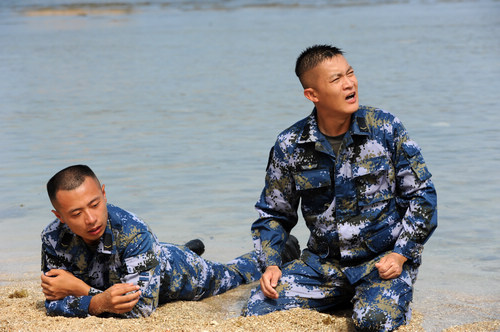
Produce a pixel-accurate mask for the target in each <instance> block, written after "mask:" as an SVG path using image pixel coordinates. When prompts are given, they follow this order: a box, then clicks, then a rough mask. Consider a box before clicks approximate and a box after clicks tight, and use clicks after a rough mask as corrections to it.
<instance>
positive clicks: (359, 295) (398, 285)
mask: <svg viewBox="0 0 500 332" xmlns="http://www.w3.org/2000/svg"><path fill="white" fill-rule="evenodd" d="M410 271H411V270H410V267H408V266H406V265H405V267H404V269H403V273H401V275H400V276H399V277H398V278H395V279H388V280H385V279H381V278H380V277H379V275H378V271H377V270H374V271H373V272H372V273H370V274H369V275H368V276H366V277H365V278H363V279H362V280H361V281H360V282H359V283H357V284H356V294H355V296H354V298H353V300H352V302H353V304H354V308H353V320H354V323H355V325H356V328H357V329H359V330H360V331H392V330H395V329H396V328H398V327H399V326H401V325H404V324H406V323H407V322H409V321H410V317H411V310H410V302H411V300H412V297H413V287H412V285H413V282H414V278H412V277H411V276H410V273H409V272H410Z"/></svg>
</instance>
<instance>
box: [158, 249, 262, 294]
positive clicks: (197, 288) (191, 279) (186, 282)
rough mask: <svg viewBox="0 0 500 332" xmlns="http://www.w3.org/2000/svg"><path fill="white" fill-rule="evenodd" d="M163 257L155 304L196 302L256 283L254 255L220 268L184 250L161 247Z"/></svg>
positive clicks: (258, 273)
mask: <svg viewBox="0 0 500 332" xmlns="http://www.w3.org/2000/svg"><path fill="white" fill-rule="evenodd" d="M162 246H163V250H164V251H165V252H166V253H167V254H166V257H167V264H166V269H165V271H164V272H163V273H162V277H161V281H160V284H161V286H160V299H159V303H165V302H170V301H174V300H200V299H203V298H206V297H209V296H213V295H217V294H221V293H224V292H226V291H228V290H230V289H232V288H235V287H237V286H239V285H241V284H245V283H250V282H254V281H256V280H259V279H260V276H261V273H260V270H259V268H258V265H257V256H256V254H255V252H253V251H252V252H250V253H248V254H245V255H242V256H239V257H237V258H235V259H234V260H232V261H230V262H228V263H226V264H223V263H217V262H212V261H209V260H206V259H204V258H202V257H200V256H198V255H197V254H195V253H194V252H192V251H191V250H189V249H188V248H186V247H184V246H177V245H171V244H167V243H162Z"/></svg>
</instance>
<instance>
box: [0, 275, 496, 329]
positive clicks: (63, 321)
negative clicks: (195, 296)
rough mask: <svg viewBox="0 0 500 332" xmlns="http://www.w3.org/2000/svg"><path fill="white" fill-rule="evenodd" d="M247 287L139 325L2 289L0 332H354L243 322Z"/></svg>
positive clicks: (333, 321)
mask: <svg viewBox="0 0 500 332" xmlns="http://www.w3.org/2000/svg"><path fill="white" fill-rule="evenodd" d="M253 286H254V285H245V286H242V287H239V288H237V289H234V290H232V291H229V292H227V293H225V294H222V295H219V296H215V297H212V298H208V299H205V300H203V301H197V302H194V301H191V302H183V301H179V302H173V303H168V304H165V305H162V306H160V307H159V308H158V309H157V310H156V311H155V312H154V313H153V314H152V315H151V316H150V317H147V318H140V319H115V318H97V317H88V318H84V319H82V318H65V317H49V316H47V315H46V314H45V307H44V302H43V300H44V298H43V294H42V292H41V289H40V286H39V284H38V283H37V282H36V281H25V282H18V283H12V284H9V285H7V286H2V287H0V331H49V330H50V331H107V332H111V331H339V332H343V331H345V332H348V331H354V326H353V323H352V320H351V319H350V315H351V313H350V312H349V310H345V311H341V312H338V313H332V314H324V313H318V312H315V311H310V310H304V309H293V310H289V311H284V312H276V313H272V314H269V315H266V316H261V317H240V316H239V312H240V310H241V306H242V305H243V303H244V301H245V299H246V298H247V297H248V294H249V292H250V289H251V288H252V287H253ZM422 319H423V317H422V315H421V314H420V313H418V312H414V313H413V318H412V320H411V322H410V324H409V325H407V326H404V327H401V328H399V329H398V331H425V330H424V329H423V328H422ZM498 330H500V320H495V321H484V322H477V323H474V324H467V325H462V326H454V327H451V328H448V329H446V330H444V331H447V332H451V331H453V332H454V331H460V332H461V331H498Z"/></svg>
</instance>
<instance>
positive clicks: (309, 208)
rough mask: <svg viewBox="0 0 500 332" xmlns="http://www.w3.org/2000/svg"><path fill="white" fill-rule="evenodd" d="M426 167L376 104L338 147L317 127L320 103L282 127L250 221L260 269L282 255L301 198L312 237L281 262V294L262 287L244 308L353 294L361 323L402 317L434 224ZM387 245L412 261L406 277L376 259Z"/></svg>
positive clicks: (396, 321)
mask: <svg viewBox="0 0 500 332" xmlns="http://www.w3.org/2000/svg"><path fill="white" fill-rule="evenodd" d="M430 177H431V174H430V173H429V172H428V170H427V168H426V166H425V162H424V159H423V157H422V155H421V153H420V149H419V147H418V146H417V144H416V143H415V142H414V141H412V140H410V138H409V137H408V134H407V132H406V130H405V128H404V127H403V125H402V123H401V122H400V120H399V119H397V118H396V117H394V116H393V115H391V114H390V113H388V112H385V111H383V110H380V109H375V108H370V107H365V106H360V108H359V109H358V111H357V112H356V113H355V114H353V116H352V123H351V125H350V128H349V130H348V132H347V133H346V134H345V135H344V138H343V141H342V145H341V147H340V149H339V153H338V156H337V155H336V153H335V152H334V151H333V150H332V147H331V145H330V143H329V142H328V140H327V139H326V138H325V136H324V135H323V134H322V133H320V131H319V129H318V125H317V120H316V110H314V111H313V113H312V114H311V115H310V116H309V117H307V118H305V119H303V120H302V121H299V122H297V123H296V124H294V125H293V126H292V127H290V128H288V129H287V130H285V131H284V132H282V133H281V134H280V135H279V136H278V139H277V141H276V144H275V145H274V147H273V149H272V150H271V154H270V158H269V164H268V167H267V175H266V185H265V188H264V190H263V191H262V195H261V197H260V200H259V201H258V202H257V204H256V208H257V210H258V212H259V219H258V220H257V221H255V223H254V224H253V225H252V234H253V238H254V244H255V248H256V250H257V254H258V256H259V262H260V266H261V269H262V270H265V268H266V267H267V266H270V265H277V266H281V265H282V262H281V259H280V252H281V250H282V248H283V245H284V243H285V241H286V239H287V237H288V234H289V232H290V231H291V229H292V228H293V227H294V226H295V225H296V224H297V221H298V216H297V209H298V206H299V200H301V202H302V203H301V209H302V215H303V217H304V219H305V221H306V225H307V227H308V228H309V230H310V237H309V241H308V243H307V248H306V249H305V250H304V251H303V253H302V257H301V259H300V260H296V261H294V262H292V263H289V264H287V265H285V266H284V267H282V272H283V277H282V279H281V280H280V283H279V284H278V287H277V291H278V293H279V299H277V300H271V299H267V298H265V297H264V295H263V294H262V292H261V291H260V287H259V288H258V289H256V290H254V291H253V292H252V295H251V297H250V300H249V302H248V304H247V308H246V309H245V310H244V314H245V315H261V314H265V313H268V312H271V311H275V310H283V309H288V308H292V307H307V308H314V309H317V310H322V311H323V310H327V309H331V308H333V307H335V306H336V305H337V304H339V303H342V302H344V301H345V300H346V299H348V300H352V302H353V304H354V316H353V318H354V320H355V322H356V324H357V326H358V327H363V328H373V327H375V329H382V330H384V329H386V330H390V329H393V328H395V327H397V326H399V325H401V324H403V323H405V321H406V320H407V319H408V318H409V315H410V311H409V303H410V302H411V299H412V288H413V283H414V282H415V279H416V275H417V269H418V266H419V265H420V263H421V255H422V250H423V244H424V243H425V242H426V241H427V239H428V238H429V236H430V235H431V234H432V232H433V231H434V229H435V227H436V226H437V210H436V192H435V189H434V185H433V184H432V181H431V180H430ZM390 252H395V253H399V254H401V255H403V256H405V257H406V258H408V261H407V262H406V263H405V264H404V266H403V273H402V274H401V275H400V277H398V278H395V279H392V280H383V279H381V278H380V277H379V275H378V271H377V269H376V268H375V263H376V262H378V261H379V260H380V259H381V258H382V257H383V256H384V255H386V254H387V253H390Z"/></svg>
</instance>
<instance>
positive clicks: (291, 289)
mask: <svg viewBox="0 0 500 332" xmlns="http://www.w3.org/2000/svg"><path fill="white" fill-rule="evenodd" d="M328 265H329V266H327V267H326V266H325V268H324V271H323V273H320V272H318V271H317V270H315V269H312V268H311V267H310V266H308V265H307V264H305V263H304V262H303V261H302V260H300V259H299V260H295V261H292V262H290V263H288V264H287V265H285V266H284V267H283V268H282V273H283V275H282V278H281V279H280V281H279V283H278V286H277V287H276V291H277V292H278V294H279V297H278V299H276V300H274V299H269V298H266V297H265V296H264V294H263V293H262V291H261V289H260V286H259V287H257V288H256V289H254V290H253V291H252V293H251V295H250V299H249V301H248V303H247V305H246V307H245V308H244V309H243V313H242V314H243V315H245V316H253V315H255V316H256V315H264V314H267V313H270V312H273V311H278V310H286V309H291V308H297V307H300V308H308V309H314V310H318V311H322V312H324V311H332V310H335V309H336V308H339V307H345V305H346V303H347V304H349V301H350V302H351V303H352V306H353V316H352V318H353V321H354V324H355V326H356V328H357V329H358V330H363V331H364V330H366V331H391V330H394V329H396V328H397V327H398V326H401V325H404V324H406V323H407V322H409V320H410V317H411V310H410V302H411V300H412V296H413V287H412V284H413V282H414V278H413V277H411V275H415V273H413V271H411V268H409V267H407V266H406V264H405V265H404V270H403V272H402V274H401V275H400V276H399V277H398V278H395V279H390V280H384V279H381V278H380V277H379V274H378V271H377V270H376V269H375V270H373V271H371V272H370V273H369V274H367V275H366V276H364V277H363V278H362V279H361V280H360V281H358V282H357V283H355V284H354V285H351V284H350V283H349V281H348V280H347V278H346V277H345V275H344V274H343V273H342V271H341V270H340V269H339V268H338V267H336V266H334V265H332V264H328Z"/></svg>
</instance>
